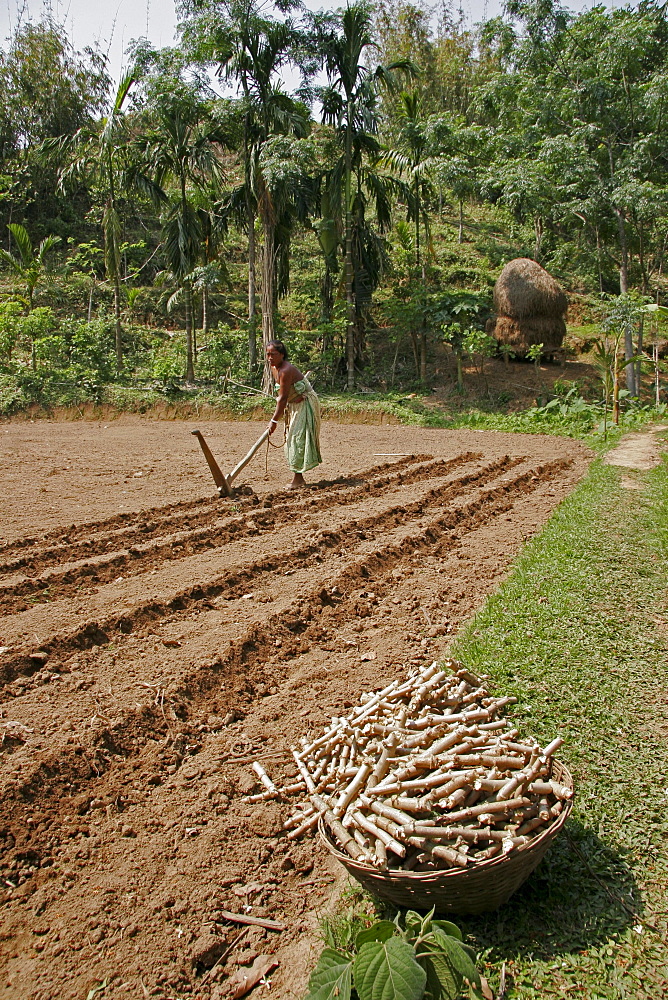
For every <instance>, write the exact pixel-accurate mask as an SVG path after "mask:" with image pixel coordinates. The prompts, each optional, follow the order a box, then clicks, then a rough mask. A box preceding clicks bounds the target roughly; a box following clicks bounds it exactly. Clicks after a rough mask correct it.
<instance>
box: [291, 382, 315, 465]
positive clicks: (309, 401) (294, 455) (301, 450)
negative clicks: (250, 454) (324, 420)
mask: <svg viewBox="0 0 668 1000" xmlns="http://www.w3.org/2000/svg"><path fill="white" fill-rule="evenodd" d="M298 396H301V397H302V399H301V401H300V402H299V403H297V402H293V400H294V399H295V398H296V397H298ZM286 416H287V430H286V434H285V457H286V459H287V462H288V466H289V468H290V470H291V471H292V472H295V473H300V472H308V470H309V469H314V468H315V467H316V465H320V463H321V462H322V457H321V455H320V402H319V401H318V397H317V396H316V394H315V392H314V391H313V386H312V385H311V383H310V382H309V380H308V379H307V378H302V379H299V380H298V381H297V382H295V383H294V384H293V385H292V386H291V387H290V395H289V397H288V405H287V408H286Z"/></svg>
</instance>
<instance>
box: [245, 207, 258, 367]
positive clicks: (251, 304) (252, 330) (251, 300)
mask: <svg viewBox="0 0 668 1000" xmlns="http://www.w3.org/2000/svg"><path fill="white" fill-rule="evenodd" d="M250 201H251V199H250V196H249V197H248V199H247V207H246V211H247V212H248V368H249V370H250V372H251V373H253V372H254V371H255V368H256V366H257V323H256V315H257V302H256V293H255V214H254V212H253V209H252V207H251V204H250Z"/></svg>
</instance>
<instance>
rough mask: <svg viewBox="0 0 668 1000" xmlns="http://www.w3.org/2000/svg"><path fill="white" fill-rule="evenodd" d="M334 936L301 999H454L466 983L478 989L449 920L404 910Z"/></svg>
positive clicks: (459, 936) (466, 954) (473, 971)
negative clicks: (335, 944) (391, 917)
mask: <svg viewBox="0 0 668 1000" xmlns="http://www.w3.org/2000/svg"><path fill="white" fill-rule="evenodd" d="M348 927H349V933H348V934H347V935H343V938H342V937H341V935H339V940H338V944H339V947H338V948H331V947H326V948H325V949H324V950H323V952H322V954H321V956H320V959H319V961H318V964H317V966H316V967H315V969H314V970H313V972H312V974H311V978H310V979H309V992H308V996H307V997H306V1000H350V998H351V996H356V997H357V998H358V1000H378V998H382V1000H421V998H422V997H425V998H426V1000H455V997H457V996H459V994H460V993H461V991H462V988H463V987H464V986H465V984H469V985H470V986H472V987H480V985H481V981H480V976H479V975H478V972H477V970H476V967H475V964H474V962H473V957H472V952H471V949H470V948H469V947H468V946H467V945H465V944H463V943H462V934H461V931H460V930H459V928H458V927H456V926H455V924H452V923H450V921H448V920H434V910H433V909H432V910H430V912H429V913H428V914H427V915H426V916H425V917H421V916H420V914H419V913H415V912H414V911H413V910H408V911H406V913H405V914H404V915H403V919H402V914H398V915H397V917H396V918H395V920H394V921H392V920H378V921H376V923H374V924H372V926H371V927H368V928H366V929H365V930H362V931H359V932H357V933H355V931H356V927H355V923H354V922H351V923H350V924H349V925H348Z"/></svg>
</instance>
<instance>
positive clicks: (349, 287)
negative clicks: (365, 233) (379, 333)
mask: <svg viewBox="0 0 668 1000" xmlns="http://www.w3.org/2000/svg"><path fill="white" fill-rule="evenodd" d="M352 128H353V109H352V103H351V101H350V100H348V122H347V128H346V165H345V199H346V318H347V320H348V323H347V328H346V366H347V373H348V391H349V392H352V391H353V389H354V388H355V301H354V298H353V226H352V217H351V215H352V205H351V203H350V200H351V175H352V142H353V137H352Z"/></svg>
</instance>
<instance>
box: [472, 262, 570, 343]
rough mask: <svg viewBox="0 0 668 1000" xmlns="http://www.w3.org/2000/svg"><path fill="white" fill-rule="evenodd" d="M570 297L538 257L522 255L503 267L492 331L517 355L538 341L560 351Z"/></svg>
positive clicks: (498, 283)
mask: <svg viewBox="0 0 668 1000" xmlns="http://www.w3.org/2000/svg"><path fill="white" fill-rule="evenodd" d="M567 309H568V298H567V296H566V293H565V292H564V290H563V288H562V287H561V285H559V284H558V282H556V281H555V280H554V278H553V277H552V276H551V275H550V274H548V273H547V271H546V270H545V269H544V268H542V267H541V266H540V264H537V263H536V261H535V260H529V259H528V258H526V257H519V258H518V259H517V260H511V261H510V262H509V263H508V264H506V266H505V267H504V269H503V270H502V272H501V274H500V275H499V278H498V280H497V282H496V285H495V286H494V310H495V312H496V317H497V318H496V322H495V323H494V326H493V329H491V327H492V324H491V323H490V324H489V325H490V332H491V333H492V334H493V336H495V337H496V339H497V340H498V341H499V343H501V344H507V345H508V346H509V347H511V348H512V350H513V351H514V352H515V353H516V354H520V355H521V354H523V353H526V351H528V350H529V348H530V347H532V346H533V345H534V344H542V345H543V352H544V353H545V354H550V353H552V352H554V351H557V350H559V348H560V347H561V344H562V341H563V339H564V336H565V334H566V322H565V315H566V310H567Z"/></svg>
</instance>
